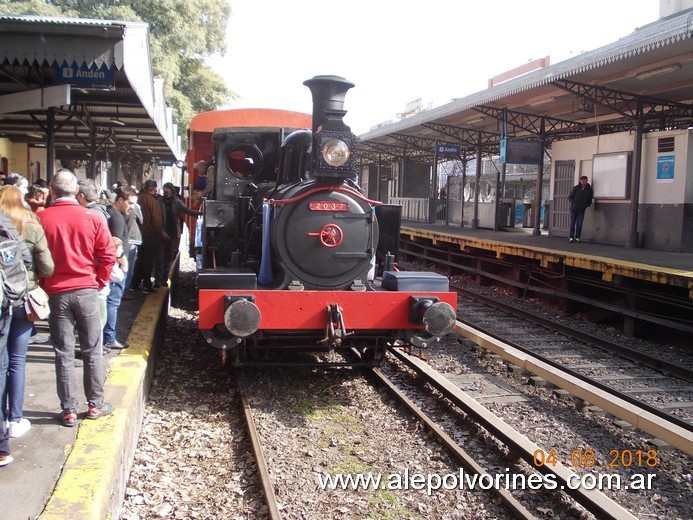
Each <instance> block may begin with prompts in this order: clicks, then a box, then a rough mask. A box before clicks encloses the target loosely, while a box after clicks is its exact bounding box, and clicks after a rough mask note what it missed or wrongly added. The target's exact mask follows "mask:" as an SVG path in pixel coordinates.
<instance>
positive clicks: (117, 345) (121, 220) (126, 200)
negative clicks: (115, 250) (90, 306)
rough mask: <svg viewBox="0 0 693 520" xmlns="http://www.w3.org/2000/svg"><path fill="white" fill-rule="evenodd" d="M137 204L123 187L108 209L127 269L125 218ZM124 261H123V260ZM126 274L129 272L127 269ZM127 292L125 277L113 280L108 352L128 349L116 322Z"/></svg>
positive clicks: (105, 337) (110, 225)
mask: <svg viewBox="0 0 693 520" xmlns="http://www.w3.org/2000/svg"><path fill="white" fill-rule="evenodd" d="M136 203H137V194H136V193H135V190H133V189H132V188H131V187H129V186H123V187H122V188H116V190H115V200H114V201H113V203H112V204H111V205H110V206H108V207H107V208H106V211H108V215H109V216H110V218H109V219H108V229H109V230H110V231H111V235H112V236H113V237H115V238H119V239H120V241H121V244H122V251H121V255H120V256H119V257H118V259H119V261H122V262H123V264H124V265H125V266H126V267H127V265H128V264H127V254H128V253H127V252H128V251H129V250H130V245H129V243H128V226H127V223H126V222H125V217H126V215H127V214H128V213H130V210H131V209H132V206H133V205H134V204H136ZM121 259H122V260H121ZM123 269H125V272H127V270H128V269H127V268H125V267H124V268H123ZM124 290H125V277H123V280H121V281H120V282H115V281H113V280H111V282H110V291H109V293H108V296H107V297H106V324H105V325H104V328H103V347H104V349H106V350H122V349H124V348H127V345H124V344H122V343H121V342H120V341H118V339H117V338H116V322H117V320H118V307H120V300H121V298H122V296H123V291H124Z"/></svg>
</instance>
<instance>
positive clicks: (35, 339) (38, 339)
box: [29, 334, 51, 343]
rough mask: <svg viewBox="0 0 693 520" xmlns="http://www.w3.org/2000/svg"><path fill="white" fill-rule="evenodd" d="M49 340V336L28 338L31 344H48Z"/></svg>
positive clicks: (39, 335) (40, 335) (41, 335)
mask: <svg viewBox="0 0 693 520" xmlns="http://www.w3.org/2000/svg"><path fill="white" fill-rule="evenodd" d="M50 339H51V336H50V334H34V335H33V336H31V338H29V341H30V342H31V343H48V342H49V341H50Z"/></svg>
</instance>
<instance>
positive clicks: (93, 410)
mask: <svg viewBox="0 0 693 520" xmlns="http://www.w3.org/2000/svg"><path fill="white" fill-rule="evenodd" d="M112 411H113V407H112V406H111V405H110V404H108V403H103V404H102V405H101V406H100V407H98V408H97V407H96V406H90V407H89V411H88V412H87V419H98V418H99V417H103V416H104V415H108V414H110V413H111V412H112Z"/></svg>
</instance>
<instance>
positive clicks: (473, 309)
mask: <svg viewBox="0 0 693 520" xmlns="http://www.w3.org/2000/svg"><path fill="white" fill-rule="evenodd" d="M486 305H487V303H485V304H484V307H481V308H480V307H479V306H478V305H477V304H475V303H474V302H471V301H470V300H469V299H465V298H462V299H461V302H460V306H459V307H458V312H459V313H460V314H462V315H463V316H465V319H462V320H461V322H463V323H464V324H466V325H467V328H466V329H464V330H462V329H461V328H459V327H458V329H460V331H461V332H462V334H467V335H468V336H469V335H471V336H472V337H478V336H479V335H483V336H484V337H485V338H487V341H492V340H494V339H495V340H498V342H499V343H498V344H497V345H496V346H497V349H496V351H497V354H498V355H501V356H504V358H505V359H507V360H510V359H512V357H513V356H512V355H511V354H510V353H509V352H510V350H509V349H510V348H511V349H513V351H517V352H520V353H521V355H532V356H533V357H534V358H536V360H537V361H536V363H533V365H534V366H535V367H536V366H538V364H540V365H541V366H543V367H546V368H545V369H544V370H543V371H542V372H543V373H544V375H546V376H547V378H548V379H551V380H552V381H553V382H554V384H556V385H557V386H558V387H560V388H564V389H567V388H570V387H572V385H573V384H574V382H575V381H576V382H579V384H580V385H581V386H582V388H584V389H586V388H590V390H589V391H587V390H585V391H584V393H582V395H583V396H589V399H585V401H588V402H592V403H594V401H593V400H597V399H599V392H607V393H608V394H609V395H611V396H613V398H614V399H618V402H620V403H623V406H618V407H616V408H615V409H614V410H613V413H614V415H616V416H617V417H620V418H622V419H623V420H626V421H629V422H631V423H633V422H637V421H641V417H637V418H634V416H633V415H632V414H631V413H630V412H628V411H626V410H625V405H626V404H629V405H632V406H635V407H636V408H637V409H640V410H643V411H644V412H646V413H647V414H648V417H652V419H651V420H652V421H654V422H656V421H657V420H659V421H661V422H662V423H667V424H671V425H675V426H677V427H678V428H680V429H681V430H682V432H688V435H690V432H691V430H692V425H691V415H690V412H691V410H693V387H692V386H691V385H690V380H691V379H690V378H691V375H690V370H689V369H687V368H686V367H681V366H674V365H673V364H672V363H671V362H668V361H665V360H662V359H659V358H655V357H653V356H649V355H643V354H642V353H640V352H637V351H634V350H633V349H625V348H624V347H622V346H620V345H617V344H615V343H613V342H610V341H605V340H602V339H600V338H598V337H596V336H593V335H588V334H584V333H580V334H579V335H578V334H576V333H575V331H574V329H572V328H568V327H565V326H560V327H557V326H556V324H555V323H551V324H550V325H547V326H544V325H545V324H546V321H547V320H546V319H543V318H541V327H537V324H538V321H539V320H540V318H539V317H538V316H537V315H532V316H531V318H532V321H527V320H526V319H525V317H524V316H523V317H517V315H516V313H517V312H519V311H516V310H513V314H510V313H508V312H502V313H499V311H498V309H497V307H496V306H495V305H493V306H492V309H490V308H489V307H488V306H486ZM525 315H526V313H525ZM474 330H476V331H478V333H477V332H474ZM559 330H560V332H559ZM575 335H578V336H579V337H580V340H579V341H576V340H575V339H574V336H575ZM587 341H589V343H586V342H587ZM487 345H488V344H487ZM498 345H500V346H498ZM503 345H507V347H506V346H503ZM614 350H615V352H614ZM624 354H625V355H627V356H628V359H626V358H624V357H622V356H623V355H624ZM633 358H635V359H636V360H637V362H638V363H637V364H636V363H634V362H633V361H632V359H633ZM643 359H646V360H652V364H653V365H654V366H655V367H657V368H656V369H653V368H650V367H648V366H641V365H640V363H641V362H642V360H643ZM515 361H516V362H519V361H517V360H515ZM663 367H664V369H665V370H666V371H667V372H664V373H663V372H661V371H660V370H662V368H663ZM559 370H560V371H563V372H565V373H566V377H559V376H557V374H558V372H557V371H559ZM674 371H675V372H676V373H677V376H673V375H672V374H671V373H668V372H674ZM599 400H600V401H601V399H599ZM583 406H585V404H583ZM655 418H657V419H655ZM636 419H637V420H636ZM636 426H639V427H643V424H642V422H640V424H639V425H638V424H636ZM643 429H644V430H645V431H647V432H648V433H651V434H652V435H654V436H658V435H661V434H662V433H664V432H663V430H661V429H660V428H659V427H656V426H652V427H650V426H647V427H643ZM667 437H669V438H668V439H667V438H664V439H663V440H665V441H667V442H670V441H671V442H673V443H674V444H675V445H676V446H677V447H682V446H686V445H687V444H688V443H687V442H686V441H685V440H684V438H685V436H684V438H681V437H680V436H679V435H677V436H674V437H671V436H669V435H667ZM686 450H690V447H688V448H686Z"/></svg>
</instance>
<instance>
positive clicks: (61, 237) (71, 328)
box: [39, 170, 116, 426]
mask: <svg viewBox="0 0 693 520" xmlns="http://www.w3.org/2000/svg"><path fill="white" fill-rule="evenodd" d="M50 191H51V198H52V200H53V203H52V204H51V206H50V207H49V208H46V209H45V210H44V211H42V212H41V213H40V214H39V219H40V220H41V223H42V224H43V229H44V231H45V233H46V240H47V241H48V249H50V251H51V255H52V256H53V261H54V263H55V269H54V271H53V274H52V275H51V276H49V277H47V278H45V279H44V280H43V283H42V286H43V288H44V290H45V291H46V293H48V301H49V305H50V309H51V313H50V317H49V320H48V321H49V326H50V334H51V343H52V344H53V350H54V351H55V375H56V384H57V391H58V397H59V399H60V406H61V408H62V413H61V422H62V424H63V426H75V425H76V424H77V410H78V407H79V398H78V395H77V393H78V388H79V387H78V385H77V374H76V372H75V345H76V341H75V327H76V328H77V330H78V331H79V339H80V350H81V353H82V360H83V362H84V393H85V395H86V397H87V403H88V407H89V408H88V411H87V415H86V417H87V418H88V419H98V418H99V417H102V416H104V415H108V414H109V413H111V412H112V411H113V407H112V406H111V405H110V404H109V403H107V402H106V401H105V400H104V390H103V383H104V367H103V360H102V357H101V349H102V327H101V317H100V316H99V291H100V290H101V289H103V288H104V287H106V285H107V284H108V282H109V280H110V277H111V270H112V269H113V265H114V264H115V262H116V254H115V247H113V242H112V240H111V234H110V232H109V231H108V226H107V225H106V222H105V221H104V220H103V219H101V218H100V217H99V216H98V215H97V214H96V213H95V212H94V211H90V210H88V209H86V208H84V207H82V206H81V205H80V204H79V203H78V202H77V199H76V196H77V192H78V186H77V178H76V177H75V176H74V175H73V174H72V172H70V171H69V170H59V171H58V172H57V173H56V174H55V175H54V176H53V178H52V179H51V183H50Z"/></svg>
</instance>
